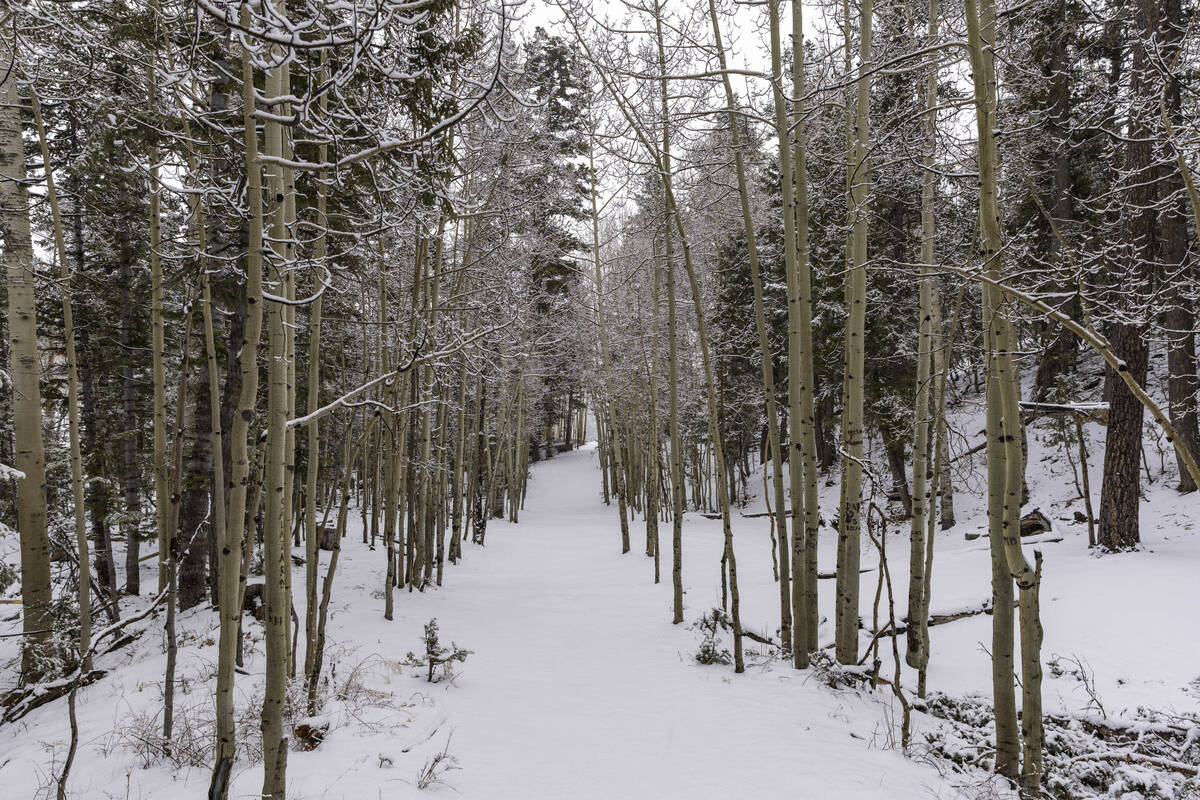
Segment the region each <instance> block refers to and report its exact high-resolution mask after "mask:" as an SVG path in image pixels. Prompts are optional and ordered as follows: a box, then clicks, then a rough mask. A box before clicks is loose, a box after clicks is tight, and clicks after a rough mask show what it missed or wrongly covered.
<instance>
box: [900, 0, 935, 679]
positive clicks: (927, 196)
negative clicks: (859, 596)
mask: <svg viewBox="0 0 1200 800" xmlns="http://www.w3.org/2000/svg"><path fill="white" fill-rule="evenodd" d="M937 35H938V5H937V0H929V29H928V33H927V38H928V42H929V45H930V46H932V45H933V44H934V43H936V42H937ZM937 102H938V98H937V70H936V69H935V68H930V69H928V75H927V76H926V78H925V119H924V127H925V148H926V150H925V158H924V167H925V169H924V172H923V174H922V176H921V285H920V289H919V295H918V298H919V299H918V310H917V396H916V402H915V403H914V410H913V466H912V476H913V478H912V519H911V526H910V528H909V578H908V636H907V640H906V644H907V651H906V653H905V660H906V661H907V662H908V665H909V666H910V667H913V668H914V669H917V670H920V673H921V675H924V674H925V667H926V665H927V664H928V663H929V629H928V627H927V623H928V617H929V612H928V610H927V609H926V608H925V598H926V597H928V596H929V587H928V580H929V576H928V575H927V574H926V571H925V561H926V545H927V540H928V542H932V538H929V537H927V535H926V530H925V529H926V527H927V526H926V522H927V517H928V515H929V514H930V513H931V511H930V507H931V505H932V502H931V498H932V495H933V494H934V493H935V492H936V478H935V479H934V481H933V483H932V486H931V483H930V481H929V478H930V475H929V474H928V473H929V457H928V453H929V441H930V429H931V420H930V412H931V402H930V400H931V395H932V385H931V378H930V369H931V366H932V364H931V361H932V358H933V321H934V320H933V281H934V269H935V265H934V258H935V255H936V254H935V251H934V244H935V239H936V236H937V219H936V217H935V214H934V201H935V200H936V197H935V192H936V184H935V181H936V176H935V174H934V171H933V167H934V163H933V155H934V153H933V150H934V147H935V146H936V136H937V128H936V124H937V117H936V114H937ZM936 460H937V458H936V456H935V461H936ZM920 693H923V692H920Z"/></svg>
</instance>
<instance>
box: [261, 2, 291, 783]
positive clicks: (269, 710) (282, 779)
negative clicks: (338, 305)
mask: <svg viewBox="0 0 1200 800" xmlns="http://www.w3.org/2000/svg"><path fill="white" fill-rule="evenodd" d="M281 11H282V10H281ZM286 91H287V89H286V87H285V86H284V68H283V67H281V66H277V67H273V68H271V70H270V71H269V72H268V73H267V81H266V91H265V95H266V97H267V98H269V99H274V98H278V97H281V96H282V95H284V94H285V93H286ZM272 111H273V113H276V114H280V113H281V112H282V104H281V103H275V104H273V106H272ZM284 136H285V133H284V129H283V125H282V124H280V123H279V122H278V121H275V120H267V122H266V139H265V155H266V156H268V157H269V158H271V159H272V162H271V164H270V172H269V175H270V177H269V191H268V196H269V197H270V198H271V240H272V246H271V249H272V251H273V253H272V256H271V258H270V267H269V272H270V276H271V285H272V287H273V289H274V290H275V292H276V293H282V294H283V295H284V296H285V297H286V288H285V286H284V277H283V275H284V271H285V269H286V267H287V266H289V265H288V263H287V255H288V253H287V247H286V245H285V244H284V242H285V241H286V240H287V237H288V230H287V222H286V220H287V211H286V208H287V203H286V200H285V192H286V191H287V188H286V186H285V179H284V174H283V172H284V170H283V169H282V168H281V167H280V165H279V164H278V161H277V159H280V158H281V157H282V156H283V152H284V147H283V139H284ZM266 316H267V346H268V351H267V451H266V468H265V469H264V470H263V494H264V496H265V499H266V512H265V515H264V516H265V518H264V520H263V568H264V574H265V586H264V598H265V609H264V613H265V617H266V635H265V639H266V660H267V663H266V681H265V688H264V693H263V707H262V743H263V744H262V746H263V768H264V769H263V788H262V796H263V800H283V798H284V797H285V796H286V774H287V738H286V737H285V736H284V730H283V704H284V700H285V697H286V694H287V672H288V670H287V664H288V621H289V614H290V612H291V597H290V588H291V584H290V581H289V576H290V574H291V558H290V552H289V551H290V549H291V537H290V535H289V530H288V525H287V513H288V508H287V507H288V506H289V505H290V504H291V496H290V493H289V492H288V491H287V490H288V488H289V484H288V481H287V474H286V473H287V452H286V450H287V440H288V434H287V419H288V394H289V392H288V377H289V376H288V365H287V332H286V330H285V325H286V321H287V314H286V310H285V308H284V306H283V305H282V304H280V303H278V302H272V303H271V304H270V306H269V307H268V309H267V314H266Z"/></svg>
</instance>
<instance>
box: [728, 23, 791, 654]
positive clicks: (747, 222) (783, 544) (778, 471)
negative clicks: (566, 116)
mask: <svg viewBox="0 0 1200 800" xmlns="http://www.w3.org/2000/svg"><path fill="white" fill-rule="evenodd" d="M708 13H709V17H710V19H711V20H712V29H713V39H714V41H715V42H716V46H717V59H718V62H719V63H720V66H721V70H722V73H721V77H722V83H723V84H724V87H725V102H726V116H727V119H728V123H729V131H730V136H731V137H732V140H733V157H734V165H735V168H736V172H737V182H738V195H739V198H740V200H741V212H742V229H743V232H744V234H745V237H746V249H747V252H748V255H749V261H750V282H751V284H752V285H753V291H754V324H755V327H756V328H757V331H758V352H759V359H760V361H761V362H762V391H763V405H764V406H765V408H766V412H767V447H768V448H769V451H770V452H771V453H772V454H773V458H774V461H773V470H772V475H771V477H772V486H773V488H774V490H775V508H776V509H778V511H777V512H776V513H775V514H774V515H773V516H772V518H771V524H773V525H774V526H775V529H776V531H775V533H776V544H777V547H778V548H779V565H778V569H779V606H780V610H779V615H780V626H779V639H780V646H781V647H782V648H783V650H785V651H786V650H789V649H791V647H792V596H791V589H790V584H791V578H790V576H791V564H790V561H789V551H790V548H789V545H788V529H787V515H786V514H785V512H784V509H785V508H786V502H787V501H786V500H785V499H784V494H783V458H782V456H781V452H780V445H779V413H778V411H777V409H776V407H775V366H774V359H773V358H772V354H771V345H770V341H769V340H768V338H767V324H766V315H765V313H764V311H763V287H762V274H761V272H760V270H759V263H758V242H757V237H756V236H755V229H754V218H753V216H752V214H751V213H750V193H749V191H748V189H747V186H746V166H745V159H744V158H743V156H742V142H741V134H740V132H739V129H738V118H737V101H736V99H735V97H734V94H733V85H732V83H731V82H730V80H729V73H728V72H727V71H725V70H726V69H727V66H726V59H725V48H724V45H723V44H722V42H721V26H720V23H719V21H718V19H717V6H716V2H715V0H708ZM784 191H785V192H789V193H790V191H791V188H790V187H787V186H785V188H784ZM801 536H803V531H802V532H801Z"/></svg>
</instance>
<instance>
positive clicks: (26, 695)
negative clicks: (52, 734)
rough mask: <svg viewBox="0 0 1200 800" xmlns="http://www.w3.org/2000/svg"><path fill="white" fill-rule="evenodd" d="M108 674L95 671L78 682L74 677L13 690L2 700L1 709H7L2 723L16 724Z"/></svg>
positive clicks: (88, 673)
mask: <svg viewBox="0 0 1200 800" xmlns="http://www.w3.org/2000/svg"><path fill="white" fill-rule="evenodd" d="M107 674H108V670H103V669H94V670H92V671H91V672H87V673H84V674H83V675H82V676H80V677H79V679H78V680H76V679H75V678H74V677H70V678H62V679H60V680H57V681H53V682H50V683H36V684H34V685H33V686H23V687H21V688H18V689H13V690H12V691H11V692H9V693H8V694H6V695H5V696H4V699H3V700H0V707H3V708H4V709H5V711H4V716H3V717H0V723H7V722H16V721H17V720H19V719H20V718H21V717H23V716H25V715H26V714H28V713H29V712H30V711H33V710H34V709H36V708H40V707H41V706H44V705H46V704H47V703H50V702H53V701H54V700H57V699H58V698H60V697H66V696H67V695H68V694H70V693H71V690H73V689H75V688H77V687H79V686H87V685H88V684H89V683H95V682H96V681H98V680H100V679H101V678H103V677H104V676H105V675H107Z"/></svg>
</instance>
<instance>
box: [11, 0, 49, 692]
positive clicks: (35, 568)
mask: <svg viewBox="0 0 1200 800" xmlns="http://www.w3.org/2000/svg"><path fill="white" fill-rule="evenodd" d="M4 16H5V17H7V16H9V15H8V14H5V15H4ZM12 42H13V40H12V39H11V38H9V37H4V41H3V43H0V63H4V64H7V65H9V66H8V67H7V68H6V69H5V70H4V74H3V76H0V237H2V238H3V240H4V267H5V275H6V281H7V289H8V353H9V374H10V377H11V379H12V408H13V437H14V441H15V448H14V454H15V458H14V464H13V466H14V467H16V469H17V470H18V471H20V472H21V477H20V478H19V479H18V481H17V532H18V533H19V534H20V540H21V609H22V633H23V636H22V642H21V643H22V647H21V680H22V681H23V682H25V683H33V682H36V681H37V680H38V678H40V677H41V674H42V664H41V663H40V661H39V655H40V652H41V651H42V649H43V648H44V647H45V645H46V643H47V642H49V641H50V635H51V628H52V627H53V618H52V616H51V610H50V606H51V604H52V602H53V596H52V594H51V589H50V539H49V535H48V533H47V530H46V454H45V450H44V448H43V445H42V391H41V386H40V381H41V369H40V364H39V362H38V352H37V303H36V300H35V297H34V270H35V262H34V257H33V241H32V239H31V236H30V229H29V191H28V189H27V188H26V183H25V181H26V179H27V177H28V176H27V175H26V172H25V150H24V144H23V143H22V140H21V98H20V96H19V95H18V93H17V70H16V68H15V66H14V65H15V60H16V53H15V51H14V49H13V44H12ZM48 169H49V165H48V164H47V170H48Z"/></svg>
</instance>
